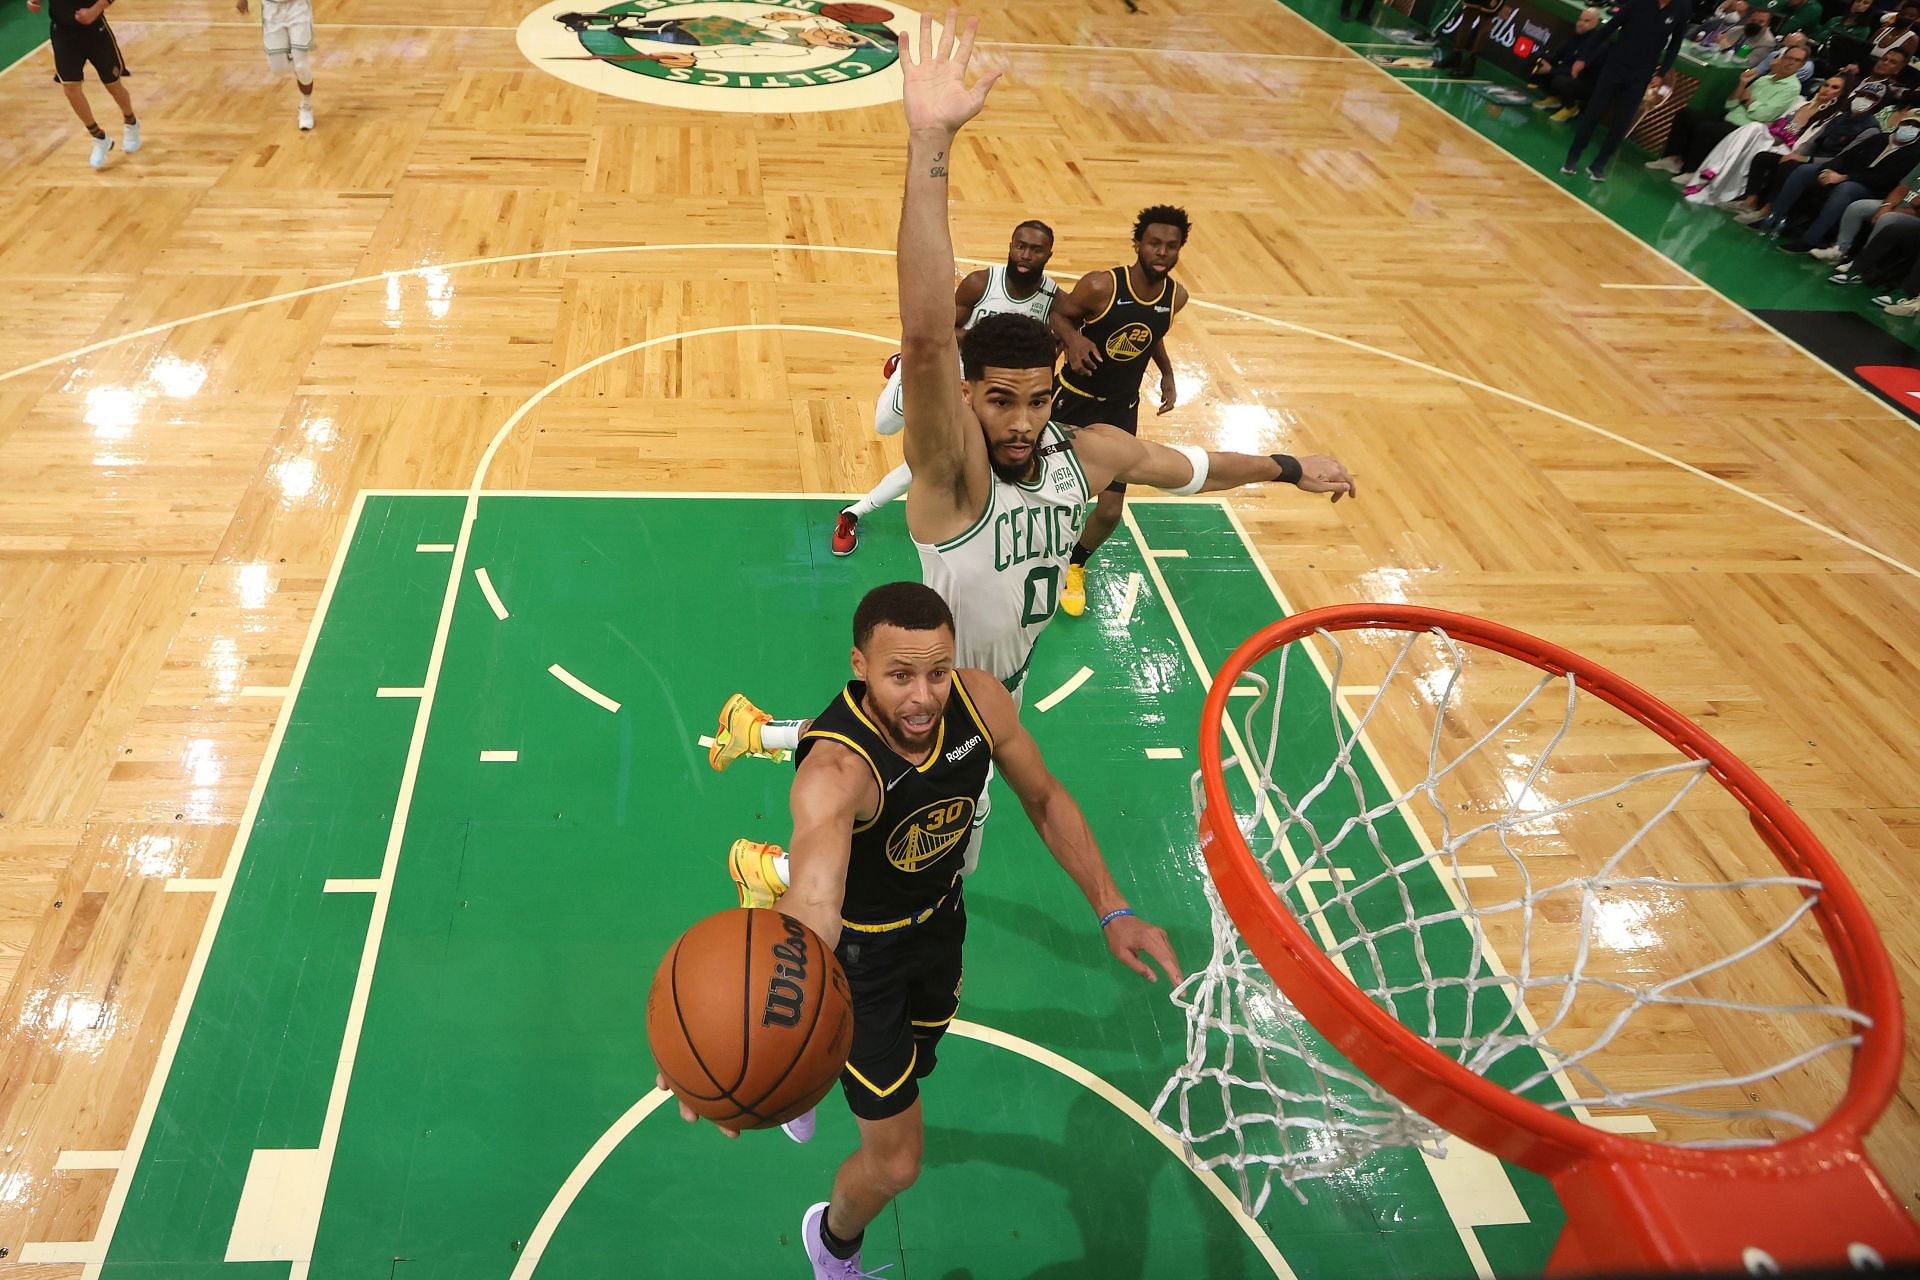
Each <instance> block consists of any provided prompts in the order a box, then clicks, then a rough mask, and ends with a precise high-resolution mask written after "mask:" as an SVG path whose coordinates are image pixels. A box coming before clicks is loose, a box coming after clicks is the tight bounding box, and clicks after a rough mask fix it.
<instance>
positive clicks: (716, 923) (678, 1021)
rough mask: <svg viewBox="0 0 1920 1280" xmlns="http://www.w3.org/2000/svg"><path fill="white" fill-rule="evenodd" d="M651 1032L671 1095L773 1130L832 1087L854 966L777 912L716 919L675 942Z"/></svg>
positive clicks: (849, 1036)
mask: <svg viewBox="0 0 1920 1280" xmlns="http://www.w3.org/2000/svg"><path fill="white" fill-rule="evenodd" d="M647 1040H648V1042H649V1043H650V1044H651V1046H652V1048H653V1060H654V1062H655V1063H656V1064H657V1065H658V1066H659V1068H660V1074H661V1075H663V1076H664V1077H666V1080H667V1084H668V1086H669V1087H671V1088H672V1090H673V1092H674V1094H675V1095H676V1096H678V1097H679V1099H680V1100H681V1101H682V1102H684V1103H686V1104H687V1105H688V1106H689V1107H691V1108H693V1110H694V1111H695V1112H696V1113H697V1114H699V1115H701V1116H704V1117H706V1118H707V1119H708V1120H712V1121H714V1122H715V1123H716V1124H723V1125H725V1126H727V1127H728V1128H730V1129H765V1128H770V1127H771V1126H773V1125H777V1124H784V1123H785V1122H787V1121H788V1120H792V1119H794V1118H795V1117H797V1116H799V1115H802V1114H804V1113H805V1112H806V1111H807V1110H808V1109H809V1108H810V1107H812V1106H813V1105H814V1104H815V1103H817V1102H819V1101H820V1099H822V1098H824V1097H825V1096H826V1095H827V1091H828V1090H830V1089H832V1088H833V1083H834V1081H835V1080H837V1079H838V1078H839V1076H840V1070H841V1068H842V1067H844V1066H846V1062H847V1048H848V1046H849V1045H851V1044H852V1042H853V1003H852V997H851V995H850V994H849V993H848V990H847V975H846V974H845V973H844V972H842V971H841V969H840V962H839V961H838V960H836V959H834V957H833V952H831V951H829V950H828V949H827V946H826V943H824V942H822V941H821V939H820V936H819V935H818V934H816V933H815V932H814V931H813V930H811V929H809V928H807V926H805V925H804V924H801V923H800V922H799V921H798V920H795V919H794V918H793V917H792V916H789V915H787V914H785V913H784V912H780V911H767V910H761V909H758V908H736V909H734V910H731V911H722V912H720V913H718V914H717V915H711V916H708V917H707V918H706V919H705V920H702V921H701V922H700V923H698V924H696V925H694V926H693V927H692V928H691V929H688V930H687V931H686V932H685V933H683V934H681V935H680V937H679V940H678V941H676V942H675V943H674V944H673V946H672V947H670V948H668V950H667V955H666V958H665V959H664V960H662V961H661V962H660V968H659V971H658V972H656V973H655V974H654V975H653V989H652V990H651V991H649V992H648V993H647Z"/></svg>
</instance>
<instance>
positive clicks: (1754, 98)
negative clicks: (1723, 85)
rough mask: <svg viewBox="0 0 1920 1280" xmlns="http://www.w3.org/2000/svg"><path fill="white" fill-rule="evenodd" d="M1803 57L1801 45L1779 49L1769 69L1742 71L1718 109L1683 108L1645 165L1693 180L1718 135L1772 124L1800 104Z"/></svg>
mask: <svg viewBox="0 0 1920 1280" xmlns="http://www.w3.org/2000/svg"><path fill="white" fill-rule="evenodd" d="M1806 60H1807V51H1806V49H1804V48H1802V47H1799V46H1795V47H1794V48H1791V49H1783V50H1781V51H1780V56H1779V57H1778V58H1775V59H1774V62H1773V71H1772V73H1771V74H1768V75H1762V74H1760V71H1759V69H1758V68H1753V69H1750V70H1747V71H1743V72H1741V73H1740V83H1739V84H1738V85H1736V86H1735V88H1734V91H1733V95H1732V96H1731V97H1729V98H1728V99H1727V100H1726V102H1724V103H1723V104H1721V105H1722V111H1721V113H1719V114H1716V113H1715V112H1713V111H1712V110H1710V109H1706V108H1702V107H1688V108H1687V109H1686V110H1685V111H1682V112H1681V113H1680V114H1679V115H1677V116H1675V117H1674V118H1673V128H1672V130H1671V131H1670V132H1669V133H1668V134H1667V153H1666V154H1665V155H1664V156H1662V157H1660V158H1659V159H1658V160H1649V161H1647V168H1649V169H1655V170H1658V171H1660V172H1662V173H1672V174H1679V175H1682V177H1681V181H1682V183H1683V184H1685V183H1691V182H1692V181H1693V178H1692V177H1691V175H1692V174H1693V173H1694V171H1695V170H1697V169H1699V168H1700V162H1701V161H1702V160H1705V159H1706V158H1707V152H1709V151H1711V150H1713V148H1714V145H1715V144H1716V143H1718V142H1719V141H1720V140H1721V139H1722V138H1724V137H1726V136H1727V135H1728V134H1730V133H1732V132H1733V131H1734V130H1735V129H1738V128H1740V127H1741V126H1742V125H1748V124H1772V123H1773V122H1774V121H1775V120H1778V119H1779V118H1780V117H1781V116H1784V115H1787V114H1789V113H1790V112H1792V111H1793V109H1794V108H1795V107H1797V106H1799V105H1800V65H1801V64H1802V63H1803V62H1805V61H1806Z"/></svg>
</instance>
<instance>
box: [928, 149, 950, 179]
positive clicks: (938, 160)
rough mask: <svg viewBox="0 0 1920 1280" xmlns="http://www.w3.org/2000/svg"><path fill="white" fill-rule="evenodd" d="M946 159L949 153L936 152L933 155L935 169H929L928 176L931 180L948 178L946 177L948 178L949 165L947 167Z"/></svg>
mask: <svg viewBox="0 0 1920 1280" xmlns="http://www.w3.org/2000/svg"><path fill="white" fill-rule="evenodd" d="M946 159H947V153H946V152H944V151H936V152H934V153H933V167H932V168H931V169H928V170H927V176H928V177H930V178H944V177H946V176H947V165H946Z"/></svg>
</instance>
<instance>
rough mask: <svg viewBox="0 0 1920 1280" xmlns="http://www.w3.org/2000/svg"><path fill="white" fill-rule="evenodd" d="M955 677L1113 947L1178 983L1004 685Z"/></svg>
mask: <svg viewBox="0 0 1920 1280" xmlns="http://www.w3.org/2000/svg"><path fill="white" fill-rule="evenodd" d="M956 678H957V679H964V680H965V682H966V688H967V693H968V694H969V695H970V696H971V697H972V699H973V704H974V706H975V707H976V708H977V709H978V710H979V712H980V716H981V719H982V720H983V721H985V723H986V726H987V732H988V733H989V734H991V735H992V736H993V762H994V764H996V765H998V766H999V769H1000V776H1001V777H1003V778H1005V779H1006V780H1007V785H1008V786H1010V787H1012V788H1013V793H1014V794H1015V795H1016V796H1019V797H1020V805H1021V807H1022V808H1024V809H1025V810H1026V811H1027V817H1028V819H1029V820H1030V821H1031V822H1032V823H1033V829H1034V830H1035V831H1036V832H1038V833H1039V835H1040V840H1041V842H1042V843H1043V844H1045V845H1046V846H1047V852H1048V853H1050V854H1052V855H1053V859H1054V861H1055V862H1058V863H1059V864H1060V868H1061V870H1063V871H1065V872H1066V873H1067V875H1068V876H1069V877H1071V878H1072V880H1073V883H1074V884H1075V885H1077V886H1078V887H1079V889H1080V892H1081V894H1083V895H1084V896H1085V897H1086V899H1087V905H1088V906H1090V907H1092V908H1093V913H1094V916H1095V917H1096V918H1097V919H1098V920H1099V921H1100V932H1101V935H1102V936H1103V938H1104V939H1105V941H1106V944H1107V950H1109V951H1111V952H1113V954H1114V956H1115V957H1116V958H1117V959H1118V960H1119V961H1120V963H1121V964H1124V965H1126V966H1127V968H1129V969H1131V970H1133V971H1134V972H1135V973H1137V974H1139V975H1140V976H1141V977H1143V978H1145V979H1146V980H1147V981H1148V982H1157V981H1159V979H1157V978H1156V977H1154V973H1153V970H1152V969H1150V968H1148V967H1147V966H1146V964H1145V963H1144V962H1142V960H1141V959H1140V955H1141V953H1143V952H1144V953H1145V954H1146V955H1148V956H1151V957H1152V958H1153V960H1154V961H1155V962H1156V963H1157V964H1159V966H1160V967H1161V968H1162V969H1164V970H1165V971H1166V974H1167V979H1168V981H1170V982H1172V983H1174V984H1175V985H1178V984H1179V982H1180V962H1179V961H1178V960H1177V959H1175V958H1174V954H1173V946H1172V944H1171V943H1169V942H1168V941H1167V935H1166V933H1165V931H1164V930H1162V929H1160V928H1159V927H1158V926H1156V925H1152V924H1149V923H1147V921H1145V920H1143V919H1141V918H1140V917H1139V916H1136V915H1135V914H1134V913H1133V908H1131V907H1129V906H1128V905H1127V900H1126V897H1125V896H1124V895H1123V894H1122V893H1121V892H1120V886H1119V885H1117V884H1115V883H1114V881H1113V874H1112V873H1111V872H1109V871H1108V870H1107V862H1106V859H1105V858H1103V857H1101V856H1100V847H1099V845H1097V844H1095V843H1094V839H1093V832H1092V830H1091V829H1090V828H1089V827H1088V826H1087V818H1086V815H1085V814H1083V813H1082V812H1080V806H1079V805H1078V804H1076V803H1074V799H1073V797H1072V796H1071V795H1069V794H1068V793H1067V789H1066V788H1065V787H1063V786H1061V785H1060V780H1059V779H1058V778H1056V777H1054V776H1053V774H1052V772H1051V771H1049V770H1048V768H1047V763H1046V761H1045V760H1043V759H1041V757H1040V748H1039V746H1038V745H1037V744H1036V743H1035V742H1034V740H1033V736H1032V735H1031V734H1029V733H1028V732H1027V730H1026V727H1025V726H1023V725H1022V724H1021V723H1020V714H1019V709H1018V708H1016V707H1015V706H1014V705H1013V698H1012V697H1011V696H1010V695H1009V694H1008V693H1007V691H1006V688H1005V686H1003V685H1002V684H1001V683H1000V682H999V681H998V680H995V679H994V678H993V677H992V676H990V675H988V674H987V673H986V672H984V671H966V672H960V673H956Z"/></svg>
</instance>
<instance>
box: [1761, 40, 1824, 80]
mask: <svg viewBox="0 0 1920 1280" xmlns="http://www.w3.org/2000/svg"><path fill="white" fill-rule="evenodd" d="M1789 49H1804V50H1806V52H1807V56H1806V57H1805V58H1804V59H1802V60H1801V63H1800V83H1801V84H1803V85H1804V84H1806V83H1807V81H1809V80H1811V79H1813V38H1812V37H1811V36H1809V35H1807V34H1806V33H1805V32H1804V31H1796V32H1794V33H1793V34H1792V35H1790V36H1781V37H1780V47H1779V48H1777V49H1775V50H1774V51H1773V52H1772V53H1769V54H1768V55H1767V56H1766V57H1764V58H1762V59H1761V60H1760V74H1761V75H1767V74H1768V73H1770V72H1771V71H1772V70H1773V64H1774V61H1775V60H1776V59H1777V58H1779V56H1780V55H1781V54H1783V53H1785V52H1786V51H1787V50H1789Z"/></svg>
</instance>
